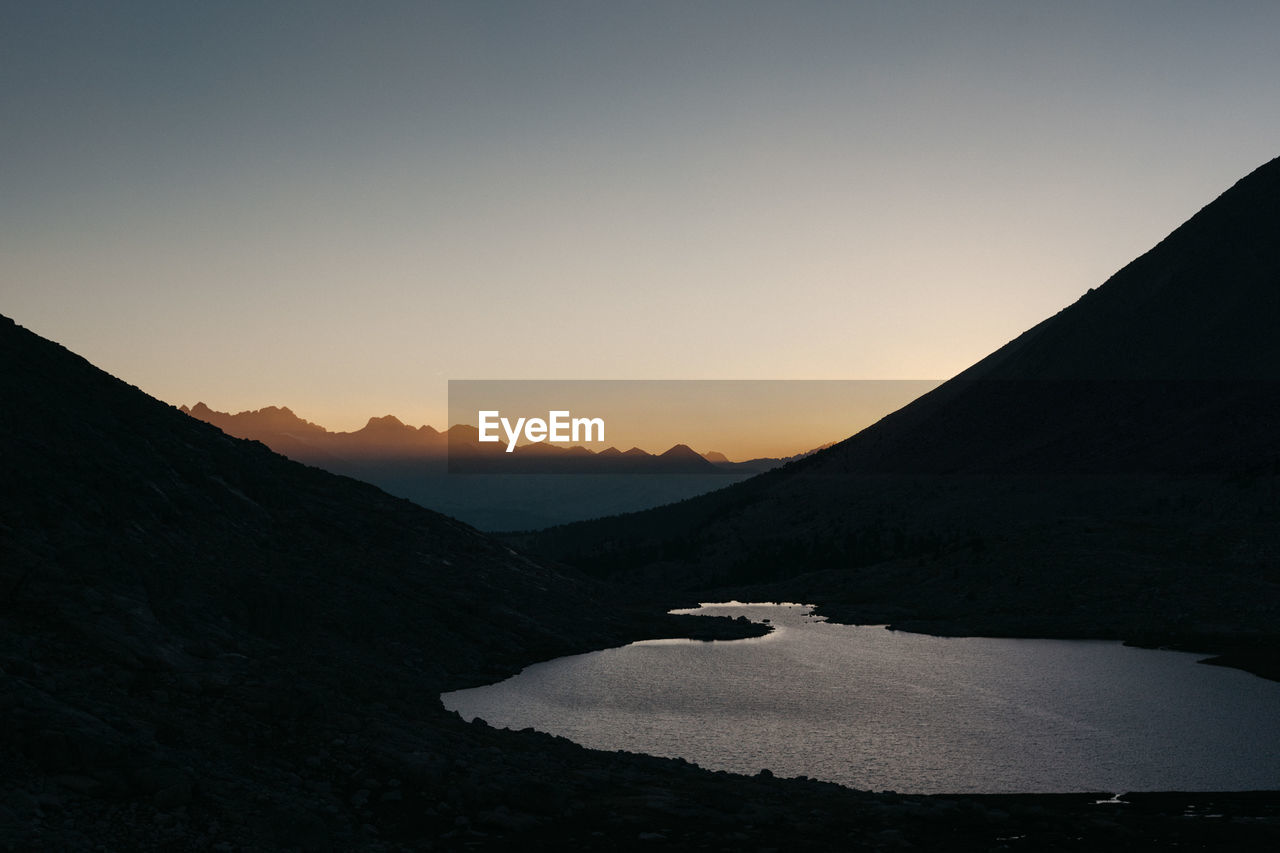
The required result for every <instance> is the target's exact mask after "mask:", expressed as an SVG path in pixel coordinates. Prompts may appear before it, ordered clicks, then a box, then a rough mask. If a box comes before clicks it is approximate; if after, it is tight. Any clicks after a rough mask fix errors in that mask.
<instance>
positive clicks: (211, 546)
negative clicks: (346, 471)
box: [0, 319, 1280, 851]
mask: <svg viewBox="0 0 1280 853" xmlns="http://www.w3.org/2000/svg"><path fill="white" fill-rule="evenodd" d="M0 365H3V370H2V371H0V448H2V450H3V452H2V453H0V477H2V481H3V484H4V488H3V490H0V555H2V559H0V768H3V771H2V772H0V849H6V850H14V851H26V850H174V851H180V850H212V851H248V850H263V851H265V850H305V851H323V850H354V849H367V850H422V849H521V850H524V849H548V850H574V849H619V848H620V849H631V848H634V847H645V848H656V849H709V850H743V849H747V850H761V849H764V850H767V849H782V848H783V847H784V846H786V847H791V846H794V845H797V844H799V845H802V846H803V847H804V848H805V849H818V850H821V849H832V850H849V849H853V850H857V849H867V850H880V849H884V850H896V849H909V848H912V847H914V848H916V849H925V850H991V849H1026V850H1055V849H1063V850H1066V849H1071V850H1119V849H1128V850H1132V849H1145V848H1165V849H1174V848H1177V849H1184V850H1185V849H1224V848H1226V849H1236V850H1240V849H1271V848H1272V847H1273V846H1274V845H1275V843H1276V842H1277V841H1278V840H1280V793H1266V794H1257V795H1248V794H1231V795H1205V794H1186V795H1181V794H1179V795H1173V794H1170V795H1148V796H1142V797H1132V798H1129V802H1128V803H1127V804H1123V805H1119V804H1105V805H1098V804H1095V803H1094V801H1095V800H1098V799H1102V798H1104V797H1105V796H1107V794H1098V795H1073V796H1062V797H1046V796H1027V797H973V796H963V797H906V796H897V795H893V794H870V793H859V792H855V791H851V790H848V789H844V788H840V787H838V786H835V785H831V784H827V783H820V782H814V781H808V780H791V779H775V778H772V777H771V776H770V775H768V774H767V773H762V774H761V775H759V776H756V777H751V778H748V777H742V776H730V775H727V774H724V773H712V772H708V771H704V770H701V769H698V768H696V767H693V766H691V765H688V764H685V763H683V762H680V761H672V760H666V759H657V758H650V757H644V756H636V755H626V754H612V753H602V752H593V751H589V750H585V749H582V748H580V747H577V746H575V745H573V744H571V743H568V742H567V741H564V740H562V739H556V738H552V737H550V736H546V735H541V734H538V733H534V732H528V731H526V732H509V731H498V730H494V729H492V728H490V727H488V726H486V725H484V724H483V723H478V722H477V723H472V724H467V723H464V722H462V721H461V720H460V719H459V718H458V717H457V716H456V715H453V714H450V713H447V712H445V711H444V710H443V708H442V707H441V706H440V704H439V700H438V696H439V694H440V692H442V691H446V690H451V689H456V688H460V687H464V686H471V685H476V684H480V683H485V682H489V681H493V680H496V679H499V678H501V677H503V676H505V675H508V674H510V673H514V672H516V671H517V670H518V669H519V668H520V667H521V666H524V665H526V664H528V663H531V662H534V661H537V660H542V659H546V658H549V657H554V656H558V655H563V654H568V653H572V652H578V651H584V650H587V649H593V648H601V647H606V646H610V645H616V644H620V643H623V642H626V641H629V640H631V639H635V638H640V637H654V636H676V635H690V634H701V635H705V636H719V637H731V636H740V635H743V634H748V633H752V632H753V631H756V630H758V629H757V628H755V627H754V626H748V625H743V624H741V623H737V624H735V623H728V622H721V623H718V624H717V623H716V622H712V621H708V620H705V619H700V618H695V617H684V618H683V619H681V618H677V617H669V616H665V615H663V610H664V608H665V606H666V605H667V604H669V603H674V602H670V601H659V600H654V599H650V600H642V601H638V602H637V601H636V600H635V599H634V597H632V598H629V599H628V600H626V601H624V600H623V599H622V598H621V596H620V594H619V592H618V591H617V590H616V589H615V588H613V587H611V586H608V585H605V584H603V583H601V582H599V581H595V580H591V579H588V578H586V577H583V576H579V575H577V574H575V573H574V572H573V571H572V570H569V569H562V568H557V567H555V566H550V565H547V564H544V563H540V562H537V561H534V560H531V559H529V558H527V557H524V556H522V555H520V554H518V553H516V552H515V551H513V550H511V549H509V548H508V547H507V546H506V545H504V544H502V543H499V542H497V541H495V540H493V539H491V538H488V537H485V536H483V535H481V534H479V533H477V532H476V531H474V530H473V529H471V528H469V527H467V526H465V525H462V524H460V523H458V522H455V521H453V520H451V519H449V518H446V517H444V516H440V515H437V514H435V513H431V512H429V511H426V510H423V509H421V508H419V507H417V506H414V505H413V504H410V503H409V502H407V501H404V500H399V499H396V498H392V497H390V496H388V495H386V494H385V493H383V492H380V491H378V490H377V489H375V488H372V487H370V486H367V485H365V484H362V483H358V482H356V481H354V480H349V479H346V478H342V477H337V476H334V475H331V474H328V473H325V472H322V471H319V470H316V469H312V468H307V467H305V466H302V465H299V464H297V463H294V462H291V461H289V460H287V459H284V458H283V457H280V456H277V455H275V454H273V453H271V452H270V451H268V450H267V449H266V448H265V447H263V446H262V445H260V444H257V443H255V442H250V441H243V440H238V439H232V438H230V437H228V436H226V435H224V434H223V433H221V432H219V431H218V430H217V429H215V428H213V427H211V426H209V425H207V424H203V423H200V422H198V421H196V420H195V419H192V418H189V417H187V416H186V415H184V414H182V413H180V412H178V411H177V410H175V409H173V408H171V407H169V406H166V405H164V404H162V403H160V402H158V401H156V400H153V399H151V398H149V397H147V396H146V395H144V394H143V393H141V392H140V391H138V390H137V389H136V388H132V387H131V386H128V385H125V384H124V383H122V382H119V381H118V380H115V379H113V378H111V377H109V376H107V375H106V374H104V373H102V372H101V371H99V370H97V369H96V368H94V367H93V366H92V365H90V364H88V363H87V362H85V361H84V360H83V359H81V358H79V357H77V356H75V355H73V354H72V353H69V352H67V351H66V350H64V349H63V348H61V347H59V346H57V345H56V344H53V343H50V342H48V341H45V340H43V339H41V338H39V337H37V336H35V335H33V334H31V333H30V332H28V331H26V330H25V329H22V328H21V327H19V326H16V325H15V324H13V323H12V322H11V321H8V320H7V319H3V320H0ZM632 595H633V593H632ZM1109 793H1110V792H1108V794H1109Z"/></svg>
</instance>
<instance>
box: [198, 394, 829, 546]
mask: <svg viewBox="0 0 1280 853" xmlns="http://www.w3.org/2000/svg"><path fill="white" fill-rule="evenodd" d="M180 408H181V411H184V412H186V413H188V414H189V415H191V416H192V417H194V418H197V419H199V420H202V421H205V422H207V423H210V424H213V425H214V426H216V427H218V428H219V429H221V430H222V431H223V432H225V433H227V434H228V435H233V436H236V437H237V438H248V439H253V440H255V441H260V442H262V443H263V444H265V445H266V446H267V447H269V448H271V449H272V450H274V451H276V452H277V453H280V454H283V455H285V456H288V457H289V458H290V459H294V460H296V461H298V462H304V463H306V464H308V465H314V466H316V467H317V468H323V469H325V470H326V471H331V472H333V473H335V474H344V475H346V476H348V477H355V478H356V479H358V480H364V481H365V482H367V483H373V484H374V485H376V486H379V487H380V488H382V489H385V490H386V491H388V492H390V493H391V494H393V495H398V496H400V497H404V498H408V499H409V500H411V501H414V502H415V503H418V504H420V505H422V506H425V507H427V508H429V509H434V510H437V511H439V512H443V513H446V514H448V515H451V516H454V517H455V518H460V519H462V520H463V521H466V522H468V523H469V524H473V525H475V526H476V527H479V528H481V529H483V530H533V529H537V528H541V527H548V526H551V525H554V524H564V523H566V522H570V521H578V520H582V519H589V518H599V517H601V516H606V515H614V514H617V513H621V512H630V511H634V510H639V509H647V508H649V507H654V506H660V505H662V504H668V503H674V502H676V501H681V500H685V499H686V498H689V497H692V496H694V495H700V494H705V493H706V492H710V491H713V490H714V489H718V488H721V487H722V486H724V485H726V484H728V483H735V482H739V481H741V480H744V479H746V478H747V477H749V476H752V475H754V474H758V473H760V472H762V471H767V470H769V469H771V468H775V467H777V466H778V465H782V464H785V463H786V462H788V461H790V460H792V459H797V458H800V456H803V455H805V454H800V455H799V456H794V457H789V458H788V459H752V460H748V461H745V462H729V461H728V459H726V458H725V457H724V454H722V453H715V452H712V453H709V454H707V456H701V455H699V454H697V453H695V452H694V451H693V450H691V449H690V448H689V447H688V446H686V445H676V446H675V447H673V448H671V449H670V450H667V451H666V452H665V453H662V454H658V455H654V454H651V453H647V452H645V451H643V450H641V449H639V448H634V447H633V448H631V449H630V450H626V451H621V450H618V449H617V448H614V447H610V448H608V449H606V450H603V451H601V452H599V453H594V452H592V451H589V450H587V449H585V448H580V447H579V448H562V447H555V446H548V445H546V444H533V445H522V446H519V447H517V448H516V451H515V452H514V453H510V454H508V453H504V452H503V450H502V445H500V444H483V445H482V444H480V443H479V442H478V441H476V438H477V434H478V431H477V430H476V428H475V427H472V426H464V425H457V426H454V427H452V428H451V429H449V430H446V431H443V432H442V431H440V430H437V429H435V428H433V427H430V426H422V427H412V426H409V425H407V424H405V423H403V422H402V421H400V420H399V419H398V418H396V417H394V416H392V415H386V416H384V417H375V418H370V419H369V422H368V423H367V424H365V426H364V427H363V428H361V429H359V430H356V431H355V432H330V431H328V430H326V429H325V428H324V427H322V426H320V425H318V424H314V423H312V422H310V421H307V420H304V419H303V418H300V417H298V416H297V415H296V414H295V413H294V412H293V411H292V410H291V409H289V408H287V407H277V406H268V407H267V408H264V409H257V410H255V411H246V412H239V413H237V414H229V413H227V412H219V411H215V410H213V409H211V408H209V407H208V406H207V405H205V404H204V403H196V404H195V405H194V406H191V407H190V408H188V407H186V406H182V407H180ZM810 452H812V451H810ZM450 454H452V457H451V455H450ZM450 458H452V459H453V460H454V465H455V467H456V468H461V469H462V470H464V471H466V472H467V473H465V474H450V473H449V470H450V467H449V459H450ZM459 460H461V462H462V463H463V464H461V465H459V464H458V462H459ZM654 474H662V475H665V476H651V475H654ZM564 475H574V476H564Z"/></svg>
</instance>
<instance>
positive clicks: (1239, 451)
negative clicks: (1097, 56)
mask: <svg viewBox="0 0 1280 853" xmlns="http://www.w3.org/2000/svg"><path fill="white" fill-rule="evenodd" d="M1278 474H1280V160H1274V161H1272V162H1270V163H1268V164H1266V165H1264V166H1262V167H1261V168H1259V169H1258V170H1256V171H1255V172H1254V173H1253V174H1251V175H1249V176H1247V177H1246V178H1244V179H1243V180H1241V181H1240V182H1239V183H1238V184H1236V185H1235V186H1234V187H1232V188H1231V189H1230V190H1228V191H1227V192H1226V193H1224V194H1223V195H1222V196H1221V197H1220V198H1219V199H1217V200H1216V201H1214V202H1213V203H1212V204H1210V205H1208V206H1207V207H1205V208H1204V209H1203V210H1201V211H1200V212H1199V213H1198V214H1196V215H1195V216H1194V217H1192V218H1191V219H1190V220H1189V221H1188V222H1186V223H1185V224H1184V225H1182V226H1181V227H1179V228H1178V229H1177V230H1176V231H1174V232H1173V233H1172V234H1170V235H1169V236H1168V237H1167V238H1166V239H1165V240H1163V241H1162V242H1161V243H1160V244H1159V245H1157V246H1156V247H1155V248H1153V249H1152V250H1151V251H1149V252H1147V253H1146V254H1144V255H1143V256H1142V257H1140V258H1138V259H1137V260H1135V261H1133V262H1132V263H1131V264H1129V265H1128V266H1126V267H1125V268H1124V269H1122V270H1121V271H1120V272H1118V273H1116V274H1115V275H1114V276H1112V278H1111V279H1110V280H1108V281H1107V282H1106V283H1105V284H1103V285H1102V286H1101V287H1098V288H1097V289H1090V290H1089V292H1087V293H1086V294H1085V295H1084V296H1082V297H1081V298H1080V299H1079V301H1077V302H1076V303H1075V304H1073V305H1071V306H1070V307H1068V308H1066V309H1064V310H1062V311H1061V312H1059V313H1058V314H1056V315H1054V316H1053V317H1050V318H1049V319H1047V320H1045V321H1044V322H1042V323H1040V324H1039V325H1037V326H1035V327H1034V328H1032V329H1030V330H1029V331H1027V332H1026V333H1024V334H1023V335H1021V336H1019V337H1018V338H1017V339H1015V340H1014V341H1012V342H1010V343H1009V344H1007V345H1006V346H1004V347H1002V348H1000V349H999V350H997V351H996V352H994V353H993V354H991V355H990V356H988V357H987V358H985V359H983V360H982V361H980V362H978V363H977V364H975V365H974V366H973V367H971V368H969V369H968V370H966V371H964V372H963V373H961V374H960V375H959V376H957V377H956V378H954V379H952V380H951V381H949V382H947V383H945V384H943V385H941V386H940V387H938V388H937V389H935V390H934V391H932V392H930V393H928V394H926V395H924V396H922V397H921V398H919V399H917V400H916V401H915V402H913V403H911V404H909V405H907V406H905V407H904V408H902V409H901V410H899V411H897V412H895V413H893V414H891V415H889V416H887V417H885V418H884V419H882V420H881V421H879V422H878V423H876V424H874V425H873V426H871V427H869V428H867V429H865V430H863V431H862V432H860V433H858V434H857V435H855V436H853V437H852V438H849V439H848V440H846V441H843V442H841V443H840V444H838V445H836V446H834V447H832V448H829V449H827V450H825V451H823V452H821V453H817V454H815V455H813V456H811V457H809V458H806V459H803V460H800V461H797V462H794V463H791V464H789V465H786V466H784V467H781V468H778V469H776V470H773V471H770V472H768V473H766V474H763V475H761V476H759V477H756V478H753V479H751V480H749V481H746V482H743V483H739V484H736V485H733V486H730V487H728V488H726V489H723V490H720V491H717V492H714V493H712V494H709V495H706V496H702V497H698V498H694V499H692V500H689V501H685V502H683V503H682V504H679V505H678V506H671V507H662V508H658V509H653V510H650V511H647V512H642V513H638V514H634V515H629V516H624V517H619V518H611V519H604V520H600V521H596V522H584V523H581V524H574V525H569V526H565V527H560V528H553V529H550V530H547V531H543V532H541V533H539V534H535V535H532V536H528V537H522V538H518V539H516V540H515V541H517V542H519V543H520V544H521V545H523V546H524V547H527V548H529V549H532V550H533V551H535V552H536V553H540V554H542V555H544V556H546V557H551V558H555V559H560V560H565V561H568V562H570V563H572V564H574V565H577V566H579V567H581V568H583V569H584V570H586V571H591V572H593V573H596V574H598V575H600V576H603V577H609V578H614V579H622V580H626V581H629V582H631V583H635V584H640V585H646V586H647V585H652V584H674V585H680V586H683V587H684V588H688V589H691V590H698V591H699V592H698V594H699V595H700V596H704V595H706V594H707V593H706V592H705V591H706V590H711V589H715V590H720V591H724V590H726V589H732V590H737V591H738V592H739V593H740V596H765V597H772V596H775V595H778V596H780V595H786V596H790V599H789V600H806V601H808V600H817V601H820V602H823V605H824V606H823V612H825V613H828V614H829V615H833V616H839V617H841V618H847V619H852V620H856V621H871V622H880V621H890V622H894V623H896V624H901V625H906V626H915V627H919V628H923V629H927V630H930V631H936V632H979V633H984V634H1013V635H1019V636H1034V635H1049V636H1090V637H1120V638H1125V639H1142V638H1147V639H1149V640H1151V641H1152V642H1157V641H1158V642H1180V643H1182V644H1184V645H1189V646H1199V647H1211V648H1219V649H1222V648H1228V647H1232V646H1233V644H1235V643H1236V642H1237V641H1240V642H1245V643H1250V642H1253V641H1258V642H1262V643H1264V644H1266V643H1270V644H1274V643H1276V641H1277V638H1278V637H1280V478H1278V477H1277V475H1278ZM717 594H720V593H717ZM724 594H728V593H724ZM747 600H750V599H747ZM1274 647H1275V646H1274V645H1273V646H1272V648H1274ZM1275 664H1276V661H1274V660H1273V661H1272V664H1271V665H1272V667H1273V671H1276V672H1280V667H1277V666H1275Z"/></svg>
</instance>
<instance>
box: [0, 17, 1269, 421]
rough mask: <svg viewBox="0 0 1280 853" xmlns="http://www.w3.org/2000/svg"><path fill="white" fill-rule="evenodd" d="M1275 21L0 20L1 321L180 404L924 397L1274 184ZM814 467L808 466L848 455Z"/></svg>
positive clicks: (350, 417) (308, 413) (432, 409)
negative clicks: (526, 395)
mask: <svg viewBox="0 0 1280 853" xmlns="http://www.w3.org/2000/svg"><path fill="white" fill-rule="evenodd" d="M1277 34H1280V3H1276V2H1274V0H1263V1H1262V2H1220V3H1207V2H1194V3H1193V2H1175V0H1167V2H1141V0H1127V2H1071V3H1066V2H1061V0H1057V2H1027V0H1016V2H1015V1H1013V0H1011V2H970V3H962V2H937V3H913V2H906V1H905V0H894V2H884V3H876V2H796V0H788V2H772V3H761V2H752V1H751V0H733V2H696V0H684V2H653V1H652V0H649V2H617V0H611V2H525V0H520V1H519V2H515V0H513V2H483V0H467V2H454V3H442V2H412V3H393V2H358V3H357V2H349V3H336V2H324V0H310V2H297V3H282V2H270V3H269V2H247V3H241V2H212V0H210V2H181V3H176V2H171V0H163V2H154V3H151V2H115V3H113V2H100V0H99V1H98V2H85V3H67V2H56V0H40V2H36V0H32V2H25V3H14V2H3V3H0V111H2V112H0V116H2V118H3V120H2V121H0V151H2V154H3V156H0V313H4V314H7V315H9V316H11V317H13V318H14V319H15V320H17V321H18V322H19V323H21V324H23V325H25V326H27V327H28V328H31V329H32V330H34V331H36V332H38V333H39V334H42V335H44V336H46V337H49V338H52V339H54V340H56V341H58V342H59V343H62V344H64V345H65V346H67V347H69V348H70V349H72V350H74V351H76V352H79V353H80V354H82V355H84V356H85V357H87V358H89V359H90V360H91V361H93V362H94V363H96V364H98V365H99V366H101V367H103V368H104V369H106V370H108V371H110V372H112V373H114V374H116V375H118V376H120V377H122V378H124V379H126V380H127V381H129V382H131V383H133V384H136V385H138V386H139V387H141V388H142V389H143V390H145V391H147V392H149V393H151V394H153V395H155V396H157V397H160V398H161V399H164V400H167V401H169V402H173V403H180V402H187V403H192V402H195V401H196V400H204V401H206V402H207V403H209V404H210V405H212V406H213V407H214V408H216V409H222V410H230V411H238V410H241V409H248V408H258V407H260V406H265V405H269V404H286V405H289V406H291V407H293V409H294V410H295V411H297V412H298V413H299V414H300V415H302V416H303V417H305V418H307V419H309V420H313V421H316V422H319V423H322V424H324V425H325V426H327V427H329V428H331V429H352V428H356V427H358V426H360V425H362V424H363V422H364V420H365V419H366V418H367V417H368V416H370V415H380V414H386V413H395V414H396V415H398V416H399V417H401V418H402V419H403V420H406V421H409V422H412V423H415V424H417V423H425V422H429V423H432V424H436V425H440V424H442V422H443V420H444V418H445V405H446V394H445V392H446V385H445V380H446V379H448V378H455V379H472V378H663V379H665V378H751V379H772V378H806V379H824V378H841V379H845V378H869V379H870V378H897V379H906V378H912V379H914V378H935V377H936V378H945V377H947V376H950V375H952V374H954V373H956V372H957V371H959V370H961V369H963V368H964V367H966V366H967V365H969V364H970V363H972V362H974V361H976V360H977V359H978V358H980V357H981V356H983V355H985V354H986V353H988V352H989V351H991V350H993V349H995V348H997V347H999V346H1000V345H1002V344H1004V343H1005V342H1006V341H1008V340H1009V339H1011V338H1013V337H1014V336H1016V335H1017V334H1018V333H1020V332H1021V331H1023V330H1024V329H1026V328H1027V327H1029V326H1031V325H1033V324H1035V323H1036V322H1038V321H1039V320H1041V319H1042V318H1044V317H1045V316H1048V315H1049V314H1052V313H1054V312H1055V311H1057V310H1058V309H1060V308H1062V307H1063V306H1065V305H1067V304H1069V303H1071V302H1073V301H1074V300H1075V299H1076V298H1077V297H1078V296H1079V295H1080V294H1081V293H1083V292H1084V291H1085V290H1086V289H1087V288H1089V287H1092V286H1096V285H1098V284H1100V283H1101V282H1102V281H1103V280H1105V279H1106V278H1107V277H1108V276H1109V275H1111V274H1112V273H1113V272H1115V271H1116V270H1117V269H1119V268H1120V267H1121V266H1123V265H1124V264H1126V263H1127V262H1128V261H1130V260H1131V259H1133V258H1134V257H1136V256H1137V255H1139V254H1141V253H1142V252H1144V251H1146V250H1147V249H1149V248H1150V247H1151V246H1152V245H1154V244H1155V243H1156V242H1157V241H1158V240H1160V239H1161V238H1162V237H1164V236H1165V234H1167V233H1168V232H1169V231H1170V230H1172V229H1173V228H1174V227H1176V226H1177V225H1178V224H1179V223H1181V222H1182V221H1184V220H1185V219H1186V218H1187V217H1189V216H1190V215H1191V214H1193V213H1194V212H1195V211H1196V210H1198V209H1199V208H1200V207H1202V206H1203V205H1205V204H1207V203H1208V202H1209V201H1211V200H1212V199H1213V198H1214V197H1215V196H1217V195H1218V194H1219V193H1221V192H1222V191H1223V190H1225V189H1226V188H1227V187H1228V186H1229V185H1230V184H1232V183H1233V182H1235V181H1236V180H1238V179H1239V178H1240V177H1242V176H1243V175H1245V174H1246V173H1248V172H1249V171H1251V170H1252V169H1254V168H1255V167H1257V166H1259V165H1261V164H1262V163H1263V162H1265V161H1267V160H1269V159H1271V158H1272V157H1274V156H1276V155H1277V154H1280V99H1278V98H1277V81H1280V44H1278V41H1277ZM837 437H838V436H833V437H832V438H837Z"/></svg>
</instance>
